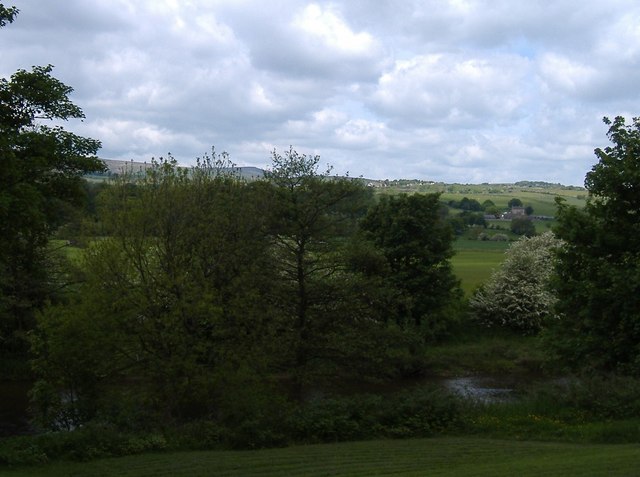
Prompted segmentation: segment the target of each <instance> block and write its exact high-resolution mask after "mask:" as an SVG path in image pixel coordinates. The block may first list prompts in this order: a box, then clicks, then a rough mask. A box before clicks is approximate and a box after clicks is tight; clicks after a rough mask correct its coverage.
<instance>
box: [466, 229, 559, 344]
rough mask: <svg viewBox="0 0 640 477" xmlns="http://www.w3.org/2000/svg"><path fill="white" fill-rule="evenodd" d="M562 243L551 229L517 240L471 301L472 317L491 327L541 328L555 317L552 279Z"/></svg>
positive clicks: (531, 331)
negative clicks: (556, 256) (557, 253)
mask: <svg viewBox="0 0 640 477" xmlns="http://www.w3.org/2000/svg"><path fill="white" fill-rule="evenodd" d="M561 243H562V242H561V241H560V240H558V239H556V238H555V237H554V235H553V234H552V233H551V232H546V233H544V234H543V235H540V236H538V237H533V238H522V239H520V240H519V241H518V242H516V243H514V244H513V245H512V246H511V247H510V248H509V250H507V252H506V253H507V258H506V259H505V261H504V262H503V264H502V267H501V268H500V269H499V270H497V271H496V272H494V273H493V274H492V275H491V277H490V278H489V280H488V281H487V283H486V284H485V285H484V286H482V287H481V288H480V289H479V290H478V291H477V292H476V293H475V294H474V296H473V297H472V298H471V300H470V301H469V306H470V308H471V313H472V315H473V317H474V318H475V319H476V320H477V321H478V322H480V323H481V324H482V325H484V326H487V327H489V328H496V327H504V328H510V329H512V330H516V331H518V332H521V333H523V334H534V333H537V332H538V331H540V330H541V329H542V328H543V327H544V326H545V324H546V323H547V321H549V320H550V319H551V318H552V317H553V306H554V304H555V302H556V296H555V294H554V292H553V291H552V290H551V287H550V280H551V275H552V273H553V263H554V251H555V250H556V249H557V248H558V247H560V245H561Z"/></svg>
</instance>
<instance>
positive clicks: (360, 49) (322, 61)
mask: <svg viewBox="0 0 640 477" xmlns="http://www.w3.org/2000/svg"><path fill="white" fill-rule="evenodd" d="M11 4H16V6H17V7H18V8H19V9H20V10H21V13H20V15H19V16H18V18H17V21H16V22H15V23H14V24H11V25H8V26H6V27H5V28H3V29H2V30H1V31H0V36H1V38H2V41H3V61H2V63H0V73H1V74H2V75H3V76H5V77H7V76H9V75H10V74H11V73H12V72H14V71H15V70H16V69H18V68H29V67H30V66H31V65H34V64H49V63H51V64H54V65H55V66H56V68H55V70H54V75H55V76H56V77H57V78H59V79H61V80H62V81H64V82H65V83H68V84H70V85H71V86H73V87H74V88H75V92H74V94H73V96H72V98H73V99H74V101H76V102H77V103H78V104H79V105H80V106H81V107H82V108H83V109H84V110H85V113H86V115H87V119H86V120H85V121H84V122H83V123H69V124H67V125H66V126H67V127H68V128H70V129H72V130H74V131H75V132H78V133H82V134H86V135H88V136H91V137H95V138H97V139H100V140H101V141H102V143H103V150H102V155H103V156H104V157H110V158H120V159H130V158H133V159H140V160H145V159H146V160H149V159H150V158H151V157H152V156H156V157H157V156H159V155H164V154H166V153H167V152H169V151H171V152H172V153H173V154H174V155H175V156H176V157H177V158H178V160H179V161H180V162H188V161H189V160H193V159H194V158H195V157H197V156H201V155H202V154H203V153H205V152H206V151H208V150H209V149H210V147H211V146H212V145H215V146H216V149H217V150H223V149H226V150H227V151H229V152H230V153H231V157H232V159H233V160H234V161H235V162H237V163H239V164H241V165H242V164H247V165H258V166H264V165H266V164H268V162H269V151H272V150H273V148H274V147H275V148H278V150H281V149H283V148H288V147H289V145H293V146H294V147H295V148H296V149H298V150H299V151H300V152H305V153H319V154H321V155H322V156H323V162H324V161H327V162H331V163H333V164H335V166H336V168H335V170H336V172H345V171H346V170H349V171H350V172H351V173H352V174H353V175H361V174H362V175H365V176H369V177H378V178H384V177H389V178H394V177H423V178H428V179H434V180H446V181H450V182H465V181H480V182H485V181H487V182H492V181H515V180H524V179H542V180H549V181H552V182H557V181H560V182H565V183H572V184H579V183H581V182H582V180H583V178H584V174H585V173H586V172H587V171H588V170H589V169H590V167H591V165H592V164H593V163H594V162H595V160H596V159H595V157H594V156H593V154H592V151H593V149H594V148H595V147H598V146H603V145H606V137H605V132H606V127H605V126H604V125H603V124H602V123H601V118H602V116H605V115H607V116H615V115H617V114H622V115H626V116H638V115H640V112H639V110H640V90H639V89H638V87H637V85H638V84H639V83H640V4H637V2H635V1H634V0H608V1H607V2H605V1H603V0H587V1H585V0H583V1H578V0H558V1H554V2H546V3H544V2H530V1H525V0H450V1H447V2H443V1H441V0H415V1H412V2H395V1H392V0H379V1H377V2H375V8H373V7H372V3H371V2H369V1H364V0H349V1H346V0H316V1H314V2H304V3H302V2H297V1H294V0H274V1H273V2H269V3H268V4H267V3H264V2H259V1H257V0H236V1H234V2H229V1H225V0H207V1H204V0H185V1H178V0H160V1H156V0H139V1H135V2H134V1H133V0H93V1H92V2H86V1H81V0H67V1H65V2H51V1H49V0H14V1H13V2H11Z"/></svg>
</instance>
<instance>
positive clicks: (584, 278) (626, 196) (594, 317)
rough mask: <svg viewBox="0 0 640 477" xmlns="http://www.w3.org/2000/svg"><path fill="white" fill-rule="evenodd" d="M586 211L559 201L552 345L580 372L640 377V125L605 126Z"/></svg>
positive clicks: (620, 122) (589, 177) (639, 122)
mask: <svg viewBox="0 0 640 477" xmlns="http://www.w3.org/2000/svg"><path fill="white" fill-rule="evenodd" d="M604 122H605V124H607V125H608V126H609V131H608V133H607V137H608V138H609V140H610V141H611V143H612V145H610V146H607V147H605V148H604V149H600V148H598V149H596V150H595V154H596V156H597V157H598V163H597V164H596V165H595V166H593V168H592V170H591V171H590V172H589V173H588V174H587V177H586V180H585V186H586V188H587V189H588V190H589V199H588V200H587V204H586V206H585V208H584V209H583V210H580V209H577V208H576V207H570V206H568V205H567V204H566V203H564V202H563V201H561V200H558V204H559V209H558V214H557V219H558V226H557V228H556V234H557V235H558V237H560V238H562V239H563V240H565V242H566V243H567V246H566V247H565V248H563V249H562V252H561V253H560V262H559V267H558V278H557V281H556V287H557V289H558V294H559V300H560V301H559V306H558V310H559V312H560V313H561V316H562V317H561V320H560V321H559V323H558V327H557V329H556V333H555V334H554V339H553V340H552V343H553V344H554V345H555V347H556V349H557V350H558V352H559V354H560V356H561V357H562V358H563V359H564V360H566V362H568V363H569V364H570V365H572V366H573V367H574V368H591V369H598V370H605V371H619V372H624V373H630V374H634V375H640V293H638V291H639V290H640V119H639V118H634V119H633V122H632V124H630V125H627V124H626V123H625V119H624V118H622V117H616V118H615V119H614V120H613V121H610V120H609V119H608V118H605V119H604Z"/></svg>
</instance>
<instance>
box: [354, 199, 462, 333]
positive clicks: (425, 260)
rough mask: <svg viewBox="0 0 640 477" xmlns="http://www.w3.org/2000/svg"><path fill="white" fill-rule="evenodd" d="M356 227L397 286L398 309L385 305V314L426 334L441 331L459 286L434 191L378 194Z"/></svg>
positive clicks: (448, 233) (389, 280)
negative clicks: (429, 192)
mask: <svg viewBox="0 0 640 477" xmlns="http://www.w3.org/2000/svg"><path fill="white" fill-rule="evenodd" d="M361 228H362V230H363V231H364V233H365V237H366V238H367V239H368V240H370V241H371V243H373V244H374V245H375V247H377V248H378V249H379V250H380V251H381V252H382V254H383V255H384V258H385V260H386V264H387V265H386V271H384V272H383V274H384V275H385V278H386V279H387V286H389V287H392V289H395V290H397V295H398V298H397V300H396V302H397V308H396V309H395V310H389V311H390V316H391V317H393V319H395V321H396V322H397V323H398V324H400V325H401V326H407V325H409V326H412V327H414V329H416V330H417V331H419V333H420V334H422V336H423V337H425V338H427V339H434V338H436V337H438V336H440V335H441V334H442V333H444V332H445V330H446V328H447V323H446V322H447V317H446V312H447V311H451V310H450V309H448V307H450V306H451V304H452V303H454V302H455V301H456V300H457V299H458V298H459V296H460V289H459V286H458V285H459V284H458V281H457V279H456V278H455V277H454V275H453V272H452V269H451V264H450V261H449V259H450V258H451V256H452V255H453V249H452V238H453V237H452V235H453V234H452V230H451V227H450V226H449V224H448V223H447V221H446V220H445V219H444V217H443V216H442V215H441V210H440V206H439V196H438V195H437V194H432V195H423V194H414V195H410V196H409V195H405V194H402V195H399V196H391V197H389V196H383V197H381V198H380V201H379V202H378V204H377V205H376V206H375V207H373V208H372V209H370V210H369V213H368V214H367V216H366V217H365V218H364V219H363V221H362V224H361ZM449 318H450V317H449Z"/></svg>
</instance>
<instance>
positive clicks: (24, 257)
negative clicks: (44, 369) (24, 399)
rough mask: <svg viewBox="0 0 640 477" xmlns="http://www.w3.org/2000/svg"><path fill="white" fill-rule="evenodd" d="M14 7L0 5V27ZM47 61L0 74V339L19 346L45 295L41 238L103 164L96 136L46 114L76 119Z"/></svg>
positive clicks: (9, 18)
mask: <svg viewBox="0 0 640 477" xmlns="http://www.w3.org/2000/svg"><path fill="white" fill-rule="evenodd" d="M16 14H17V10H16V9H14V8H5V7H4V6H2V5H0V22H1V24H0V26H4V25H5V24H6V23H7V22H12V21H13V19H14V17H15V15H16ZM51 71H52V66H51V65H49V66H36V67H34V68H33V69H32V70H31V71H26V70H19V71H17V72H16V73H15V74H13V75H12V76H11V78H10V79H5V78H2V79H0V346H2V349H4V350H7V349H13V350H14V351H15V350H17V349H19V348H21V344H20V343H22V340H21V339H20V337H21V336H22V335H23V333H24V331H26V330H28V329H29V328H30V327H31V326H32V318H33V312H34V310H35V309H38V308H39V307H40V306H41V305H42V304H43V302H44V301H45V300H46V299H48V298H50V297H51V293H52V290H53V289H54V285H53V284H52V283H50V277H49V276H48V273H47V265H46V263H47V241H48V239H49V237H50V236H51V234H52V233H53V232H54V231H55V230H56V228H57V227H58V226H59V225H60V224H61V223H62V222H63V220H64V214H63V213H62V212H63V211H64V208H65V204H69V203H74V202H77V201H78V200H79V199H80V198H81V191H82V187H81V182H82V179H81V178H82V176H83V175H84V174H86V173H88V172H91V171H98V170H102V169H103V167H104V165H103V164H102V162H101V161H99V160H98V159H97V158H96V157H95V154H96V152H97V150H98V149H99V147H100V143H99V141H96V140H93V139H89V138H84V137H80V136H77V135H75V134H73V133H71V132H68V131H66V130H64V129H63V128H62V127H60V126H47V125H46V124H45V122H46V121H60V120H68V119H74V118H83V117H84V114H83V113H82V110H81V109H80V108H79V107H78V106H76V105H75V104H73V103H72V101H71V100H70V99H69V94H70V93H71V92H72V91H73V90H72V88H70V87H69V86H66V85H65V84H63V83H62V82H60V81H59V80H57V79H56V78H54V77H53V76H52V75H51Z"/></svg>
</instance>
